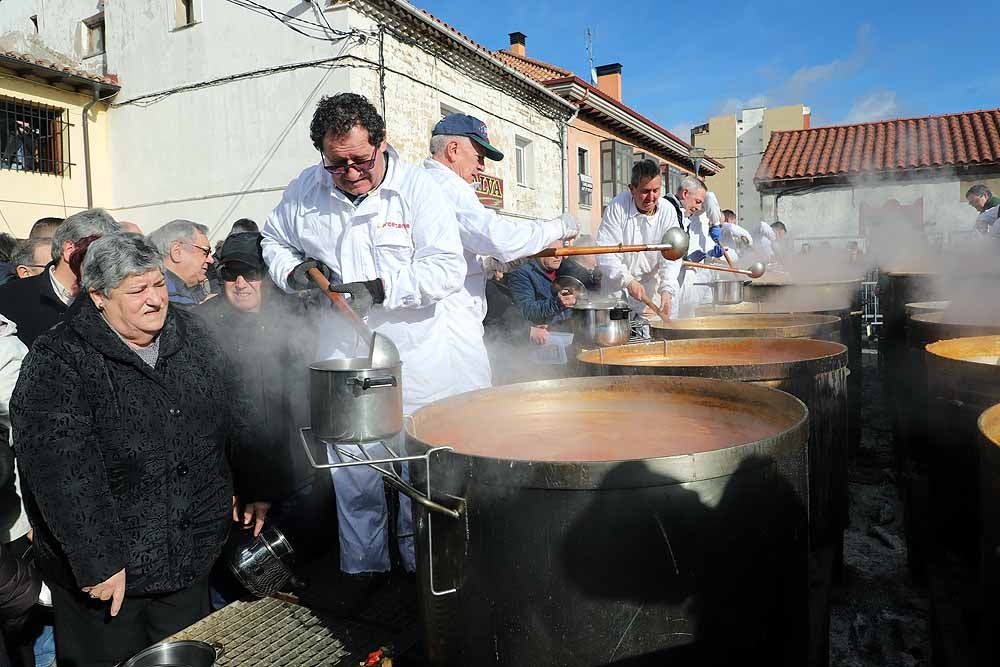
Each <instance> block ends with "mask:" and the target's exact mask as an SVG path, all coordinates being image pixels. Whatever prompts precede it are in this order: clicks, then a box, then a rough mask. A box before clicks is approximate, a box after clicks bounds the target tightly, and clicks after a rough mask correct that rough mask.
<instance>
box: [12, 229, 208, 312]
mask: <svg viewBox="0 0 1000 667" xmlns="http://www.w3.org/2000/svg"><path fill="white" fill-rule="evenodd" d="M149 240H150V242H151V243H152V244H153V245H155V246H156V247H157V248H159V250H160V252H161V253H162V254H163V266H164V268H165V269H166V270H165V272H164V275H165V276H166V279H167V294H168V295H169V297H170V303H171V304H173V305H175V306H177V307H179V308H184V309H189V308H194V307H195V306H197V305H198V304H199V303H201V302H202V301H204V300H205V299H206V298H208V294H207V293H206V292H205V277H206V276H207V275H208V265H209V264H214V263H215V257H213V256H212V246H211V245H209V241H208V227H206V226H205V225H201V224H198V223H197V222H191V221H190V220H171V221H170V222H168V223H167V224H165V225H163V226H162V227H160V228H159V229H157V230H156V231H155V232H153V233H152V234H150V235H149ZM0 312H2V311H0Z"/></svg>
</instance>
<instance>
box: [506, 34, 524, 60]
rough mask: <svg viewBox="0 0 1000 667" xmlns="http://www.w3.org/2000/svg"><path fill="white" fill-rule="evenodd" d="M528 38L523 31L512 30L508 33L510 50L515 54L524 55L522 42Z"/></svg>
mask: <svg viewBox="0 0 1000 667" xmlns="http://www.w3.org/2000/svg"><path fill="white" fill-rule="evenodd" d="M527 40H528V36H527V35H525V34H524V33H523V32H512V33H510V52H511V53H513V54H514V55H515V56H521V57H522V58H523V57H524V55H525V48H524V43H525V42H526V41H527Z"/></svg>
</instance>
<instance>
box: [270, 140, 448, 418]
mask: <svg viewBox="0 0 1000 667" xmlns="http://www.w3.org/2000/svg"><path fill="white" fill-rule="evenodd" d="M263 237H264V238H263V241H262V243H261V248H262V251H263V255H264V261H265V262H266V263H267V265H268V269H269V271H270V274H271V278H272V279H273V280H274V282H275V283H277V284H278V286H279V287H281V288H282V289H286V290H287V289H288V274H289V273H291V271H292V269H294V268H295V267H296V266H297V265H298V264H299V263H300V262H301V261H302V260H303V259H304V258H305V257H313V258H315V259H318V260H319V261H321V262H323V263H324V264H326V265H327V266H328V267H330V268H331V269H332V270H333V271H335V272H336V273H337V274H338V275H339V276H340V278H341V280H342V281H343V282H356V281H362V280H373V279H375V278H381V279H382V283H383V285H384V288H385V302H384V303H383V304H381V305H377V306H374V307H373V308H372V310H371V312H370V313H369V314H368V325H369V327H371V329H372V331H376V332H378V333H382V334H385V335H386V336H388V337H389V338H390V339H391V340H392V342H393V343H395V344H396V347H397V348H398V349H399V356H400V359H401V360H402V362H403V369H404V370H403V373H404V376H405V378H404V381H403V410H404V412H406V413H407V414H409V413H411V412H413V411H414V410H416V409H417V408H420V407H421V406H424V405H427V404H428V403H431V402H433V401H436V400H438V399H440V398H444V397H446V396H450V395H452V394H454V393H456V392H455V391H454V390H453V382H452V380H453V377H454V371H453V366H454V363H455V361H454V359H453V355H452V354H451V349H450V346H449V345H448V339H447V331H448V326H447V321H446V319H447V318H446V315H445V313H444V310H443V309H441V308H438V304H439V303H440V302H441V301H442V300H444V299H445V297H447V296H448V295H449V294H452V293H454V292H456V291H458V290H459V289H460V288H461V287H462V283H463V281H464V279H465V272H466V265H465V258H464V257H463V254H462V242H461V239H460V237H459V233H458V223H457V222H456V220H455V214H454V212H453V210H452V207H451V206H449V205H448V202H447V200H446V199H445V197H444V195H443V193H442V192H441V188H440V187H439V186H438V185H437V183H435V182H434V179H432V178H430V176H428V175H427V173H426V172H425V171H424V170H423V169H420V168H419V167H416V166H413V165H409V164H406V163H404V162H401V161H400V160H399V156H398V155H397V153H396V152H395V150H393V149H392V148H390V149H389V163H388V167H387V171H386V175H385V179H384V181H383V182H382V184H381V185H380V186H379V187H377V188H376V189H375V190H373V191H372V192H370V193H369V194H368V196H367V197H365V198H364V199H363V200H362V201H361V202H360V203H359V204H358V205H357V206H355V204H354V203H352V202H351V200H350V199H349V198H348V197H347V196H346V195H344V193H342V192H340V191H339V190H337V189H336V188H335V187H334V186H333V180H332V178H331V176H330V175H329V174H328V173H327V172H326V170H325V169H323V167H322V166H321V165H318V164H317V165H315V166H312V167H309V168H307V169H305V170H304V171H303V172H302V173H301V174H300V175H299V177H298V178H296V179H295V180H294V181H292V182H291V183H290V184H289V185H288V188H287V189H286V190H285V194H284V196H283V197H282V199H281V203H280V204H278V206H277V207H276V208H275V209H274V211H272V213H271V215H270V216H268V219H267V222H266V223H265V224H264V229H263ZM328 320H329V321H328V322H327V323H325V324H326V326H325V327H321V329H320V330H321V331H322V332H323V333H322V335H321V336H320V338H321V341H320V345H321V348H320V351H319V356H320V358H324V359H330V358H338V357H353V356H366V355H367V354H368V350H367V349H363V348H361V347H360V346H359V344H358V343H359V341H358V340H357V337H356V336H354V335H353V334H352V333H351V330H350V328H349V325H348V323H347V322H346V321H345V320H344V319H343V318H342V317H341V316H340V315H338V314H336V313H335V312H333V311H332V310H331V314H330V317H329V318H328ZM366 346H367V341H366Z"/></svg>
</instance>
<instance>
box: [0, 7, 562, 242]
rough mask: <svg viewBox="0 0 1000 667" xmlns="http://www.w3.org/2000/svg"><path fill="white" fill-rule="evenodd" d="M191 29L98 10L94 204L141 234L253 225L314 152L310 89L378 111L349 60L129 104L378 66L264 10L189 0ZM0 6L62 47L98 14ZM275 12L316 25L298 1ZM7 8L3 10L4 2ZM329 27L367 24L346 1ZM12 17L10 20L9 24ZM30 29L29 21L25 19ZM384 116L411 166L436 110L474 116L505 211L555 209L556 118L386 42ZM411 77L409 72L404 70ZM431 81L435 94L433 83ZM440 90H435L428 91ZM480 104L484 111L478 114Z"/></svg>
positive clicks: (168, 11)
mask: <svg viewBox="0 0 1000 667" xmlns="http://www.w3.org/2000/svg"><path fill="white" fill-rule="evenodd" d="M196 2H197V5H196V8H197V10H196V16H197V18H198V19H199V20H198V22H197V23H196V24H194V25H191V26H188V27H184V28H180V29H178V28H176V27H175V15H174V5H173V3H172V2H165V1H161V2H145V1H142V2H138V1H137V2H113V3H108V5H107V6H106V8H105V25H106V35H105V44H106V58H107V69H108V71H109V72H112V73H114V74H117V75H118V77H119V80H120V84H121V87H122V88H121V91H120V92H119V93H118V95H117V96H116V97H115V98H114V100H113V103H114V104H113V105H112V107H111V109H110V112H109V129H108V146H109V149H108V150H109V163H110V165H111V178H110V181H111V184H110V190H109V192H110V195H109V196H108V198H107V201H101V202H95V203H96V204H98V205H103V206H105V207H106V208H108V209H109V210H111V211H112V213H114V214H115V215H116V216H117V217H119V218H121V219H123V220H130V221H132V222H135V223H136V224H138V225H139V226H140V227H141V228H142V229H143V230H144V231H146V232H149V231H152V230H153V229H155V228H156V227H158V226H160V225H161V224H163V223H165V222H167V221H169V220H172V219H174V218H178V217H183V218H189V219H192V220H196V221H199V222H202V223H204V224H207V225H208V226H209V227H210V228H212V230H213V236H214V237H221V236H222V235H225V233H226V232H228V230H229V225H230V224H231V223H232V221H233V220H236V219H237V218H240V217H249V218H253V219H255V220H257V221H258V222H262V221H263V219H264V218H265V217H266V216H267V214H268V213H269V212H270V210H271V209H272V208H273V206H274V205H275V204H276V203H277V202H278V200H279V199H280V197H281V191H282V190H283V189H284V187H285V186H286V185H287V183H288V182H289V181H290V180H291V179H292V178H294V177H295V176H296V175H298V173H299V172H300V171H301V170H302V169H303V168H304V167H306V166H308V165H309V164H313V163H315V162H317V161H318V159H319V156H318V154H317V152H316V150H315V149H314V148H313V146H312V143H311V141H310V140H309V130H308V127H309V121H310V120H311V117H312V113H313V110H314V108H315V105H316V102H317V101H318V100H319V98H320V97H321V96H322V95H332V94H336V93H338V92H344V91H353V92H358V93H361V94H364V95H366V96H368V97H369V99H371V100H372V101H373V102H374V103H375V104H376V106H380V100H379V95H378V74H377V72H376V71H374V70H372V69H371V68H370V67H368V66H363V65H361V66H359V64H358V63H357V62H346V61H342V62H341V63H339V64H338V65H337V66H335V67H330V66H322V67H318V66H313V67H305V68H300V69H294V70H290V71H283V72H278V73H268V74H266V75H261V76H258V77H255V78H249V79H241V80H238V81H228V82H224V83H220V84H219V85H212V86H209V87H198V88H196V89H192V90H183V91H178V92H174V93H172V94H170V95H168V96H165V97H163V98H162V99H156V100H138V101H136V102H135V103H132V101H133V100H135V99H136V98H139V97H142V96H146V95H150V94H153V93H162V92H165V91H170V90H172V89H175V88H178V87H184V86H191V85H192V84H195V85H197V84H200V83H204V82H208V81H212V80H217V79H220V78H225V77H230V76H233V75H239V74H244V73H247V72H251V71H257V70H263V69H268V68H274V67H278V66H285V65H293V64H298V63H306V62H310V61H316V60H321V59H326V58H332V57H334V56H338V55H343V54H350V55H355V56H360V57H363V58H366V59H368V60H370V61H377V60H378V47H377V40H375V39H369V40H368V41H367V43H365V44H358V43H357V42H354V41H351V42H347V41H346V40H341V41H337V42H334V43H331V42H329V41H324V40H316V39H309V38H307V37H304V36H302V35H300V34H298V33H296V32H294V31H292V30H291V29H289V28H288V27H287V26H286V25H283V24H282V23H280V22H278V21H277V20H275V19H273V18H269V17H266V16H261V15H259V14H255V13H252V12H250V11H247V10H246V9H243V8H240V7H237V6H235V5H232V4H231V3H227V2H217V1H214V0H213V1H208V0H201V1H200V2H198V1H197V0H196ZM58 4H59V6H58V7H57V6H56V5H57V3H55V2H52V1H48V2H43V1H42V0H3V2H2V4H0V14H4V19H3V20H2V21H0V26H2V25H3V24H4V23H8V22H9V23H10V24H11V25H12V27H14V28H15V29H23V28H24V26H23V25H21V24H23V23H24V22H25V21H27V17H28V16H30V15H31V14H38V15H39V21H40V30H39V33H40V37H41V38H43V39H45V41H46V45H47V46H51V47H53V48H56V47H58V48H61V49H68V51H66V52H68V53H73V51H72V48H73V44H72V42H71V39H70V38H67V37H66V35H67V31H69V32H70V33H71V32H72V30H71V28H72V26H78V24H79V21H80V20H81V19H83V18H85V17H87V16H91V15H93V14H94V13H95V12H96V11H97V4H96V2H94V0H87V1H84V0H68V1H67V2H61V3H58ZM292 4H293V6H287V7H281V8H280V9H281V10H282V11H286V12H290V13H293V14H295V15H297V16H300V17H302V18H304V19H306V20H309V21H318V19H317V17H316V15H315V14H314V13H313V10H312V8H311V7H310V6H309V5H308V4H306V3H298V4H294V3H292ZM9 7H15V8H16V9H17V11H16V12H14V13H13V14H10V13H8V12H7V11H6V10H7V9H8V8H9ZM324 16H325V17H326V19H327V20H328V21H329V22H330V24H331V25H332V27H333V28H334V29H336V30H344V31H346V30H350V29H352V28H360V29H363V30H370V29H372V28H374V27H375V26H374V25H373V24H372V22H371V20H370V19H369V18H368V17H367V16H364V15H362V14H361V13H359V12H358V10H357V9H356V8H353V7H351V6H349V5H347V4H341V5H338V6H336V7H334V8H331V9H329V10H327V11H325V12H324ZM15 24H16V25H15ZM29 25H30V22H29ZM385 58H386V65H387V66H388V67H389V68H390V69H392V70H397V71H398V72H401V73H403V74H405V75H408V76H403V75H400V74H396V73H392V72H389V73H388V74H387V78H386V85H387V91H386V109H387V113H386V121H387V126H388V136H389V140H390V142H391V143H393V145H395V146H396V147H397V149H399V150H400V152H401V154H402V155H403V157H404V159H407V160H410V161H417V160H422V159H423V158H424V157H425V156H426V153H427V143H428V140H429V138H430V130H431V127H433V125H434V123H435V122H437V120H439V118H440V112H441V104H442V103H444V104H446V105H448V106H449V107H452V108H455V109H458V110H460V111H463V112H467V113H471V114H473V115H476V116H478V117H479V118H481V119H482V120H484V121H485V122H486V123H487V124H488V125H489V129H490V134H491V140H492V141H493V143H494V144H495V145H497V146H498V147H499V148H500V149H501V150H503V151H504V152H505V153H506V154H507V156H508V158H507V159H506V160H504V161H503V162H501V163H499V164H497V163H489V164H488V166H487V173H489V174H493V175H497V176H499V177H501V178H503V180H504V186H505V192H504V212H506V213H508V214H510V215H512V216H514V217H535V216H538V217H554V216H556V215H558V214H559V213H560V212H561V210H562V176H561V173H562V172H561V154H560V150H559V144H558V137H559V128H558V124H557V122H555V121H553V120H551V119H547V118H544V117H543V116H542V115H541V114H540V113H539V112H537V111H535V110H533V109H531V108H530V107H528V106H526V105H524V104H523V103H522V102H521V101H520V100H519V99H516V98H514V97H512V96H510V95H507V94H503V93H500V92H498V91H496V90H495V89H493V88H492V87H490V86H488V85H486V84H483V83H481V82H479V81H476V80H473V79H472V78H471V77H469V76H466V75H464V74H462V73H460V72H459V71H457V70H456V69H455V68H453V67H451V66H449V65H447V64H445V63H443V62H441V61H439V60H438V59H436V58H435V57H434V56H432V55H429V54H427V53H425V52H424V51H421V50H420V49H418V48H416V47H413V46H409V45H405V44H402V43H401V42H399V41H397V40H395V39H394V38H391V37H389V38H387V41H386V47H385ZM409 77H412V78H409ZM437 89H440V90H437ZM440 91H447V92H440ZM485 109H488V110H489V113H487V112H486V111H484V110H485ZM515 135H518V136H522V137H526V138H528V139H530V140H531V141H532V143H533V148H534V169H535V175H536V177H535V179H534V184H533V187H530V188H528V187H522V186H518V185H517V184H516V182H515V181H516V178H515V167H514V159H513V158H514V142H515V139H514V137H515Z"/></svg>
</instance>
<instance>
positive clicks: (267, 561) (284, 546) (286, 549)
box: [229, 528, 295, 598]
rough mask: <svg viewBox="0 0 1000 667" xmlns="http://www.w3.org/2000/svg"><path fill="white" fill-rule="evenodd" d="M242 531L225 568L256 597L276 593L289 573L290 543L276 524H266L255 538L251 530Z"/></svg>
mask: <svg viewBox="0 0 1000 667" xmlns="http://www.w3.org/2000/svg"><path fill="white" fill-rule="evenodd" d="M246 533H247V537H246V538H245V541H244V543H243V544H242V546H240V547H239V548H237V549H236V550H235V551H234V552H233V554H232V556H230V558H229V569H230V570H231V571H232V573H233V574H234V575H235V576H236V579H238V580H239V582H240V583H241V584H242V585H243V587H244V588H246V589H247V591H249V592H250V593H253V594H254V595H256V596H257V597H259V598H264V597H267V596H268V595H272V594H273V593H277V592H278V591H279V590H280V589H281V587H282V586H284V585H285V582H286V581H288V580H289V578H291V576H292V570H291V567H292V565H293V564H294V562H295V551H294V550H293V549H292V545H291V544H289V543H288V540H287V539H286V538H285V536H284V535H283V534H282V532H281V531H280V530H278V529H277V528H267V529H265V530H263V531H262V532H261V534H260V535H258V536H257V537H256V538H254V537H253V533H252V532H251V531H246Z"/></svg>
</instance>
